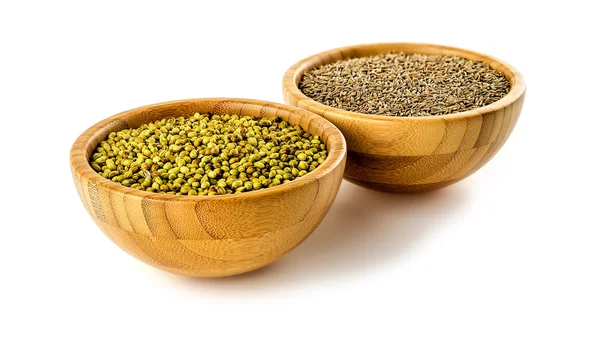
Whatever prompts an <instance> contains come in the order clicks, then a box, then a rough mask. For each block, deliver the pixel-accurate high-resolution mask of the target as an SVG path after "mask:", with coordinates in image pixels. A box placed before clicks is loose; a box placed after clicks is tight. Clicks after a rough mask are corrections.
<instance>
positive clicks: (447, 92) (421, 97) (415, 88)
mask: <svg viewBox="0 0 600 353" xmlns="http://www.w3.org/2000/svg"><path fill="white" fill-rule="evenodd" d="M299 88H300V90H301V91H302V92H303V93H304V94H305V95H306V96H308V97H310V98H312V99H314V100H316V101H317V102H320V103H322V104H325V105H328V106H330V107H334V108H339V109H343V110H348V111H352V112H356V113H363V114H378V115H389V116H426V115H442V114H451V113H458V112H464V111H467V110H471V109H475V108H478V107H483V106H485V105H488V104H491V103H493V102H496V101H497V100H499V99H500V98H502V97H503V96H505V95H506V94H507V93H508V91H509V90H510V82H508V80H507V79H506V77H504V75H503V74H502V73H500V72H498V71H496V70H494V69H492V68H491V67H490V66H489V65H488V64H486V63H484V62H481V61H473V60H468V59H465V58H462V57H458V56H442V55H421V54H404V53H389V54H384V55H374V56H368V57H359V58H351V59H345V60H341V61H337V62H334V63H331V64H327V65H323V66H320V67H317V68H315V69H312V70H310V71H308V72H306V73H305V74H304V76H303V77H302V79H301V80H300V84H299Z"/></svg>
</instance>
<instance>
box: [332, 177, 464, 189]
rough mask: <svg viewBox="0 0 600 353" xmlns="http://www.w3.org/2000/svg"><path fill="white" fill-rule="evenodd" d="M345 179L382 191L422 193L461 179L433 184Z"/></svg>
mask: <svg viewBox="0 0 600 353" xmlns="http://www.w3.org/2000/svg"><path fill="white" fill-rule="evenodd" d="M344 179H346V180H347V181H349V182H351V183H352V184H356V185H358V186H362V187H365V188H367V189H371V190H376V191H382V192H392V193H422V192H428V191H433V190H438V189H441V188H444V187H446V186H448V185H452V184H454V183H456V182H458V181H460V180H461V179H454V180H447V181H442V182H439V183H431V184H412V185H411V184H406V185H405V184H385V183H373V182H367V181H363V180H357V179H353V178H350V177H347V176H344Z"/></svg>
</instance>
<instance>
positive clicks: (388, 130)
mask: <svg viewBox="0 0 600 353" xmlns="http://www.w3.org/2000/svg"><path fill="white" fill-rule="evenodd" d="M391 51H395V52H405V53H421V54H437V55H458V56H462V57H465V58H468V59H472V60H481V61H485V62H487V63H488V64H489V65H490V66H491V67H492V68H494V69H496V70H498V71H500V72H502V73H503V74H504V75H505V76H506V77H507V78H508V80H509V81H510V84H511V89H510V91H509V93H508V94H507V95H506V96H505V97H503V98H502V99H500V100H499V101H497V102H495V103H493V104H490V105H488V106H485V107H482V108H477V109H474V110H470V111H466V112H461V113H455V114H448V115H439V116H426V117H390V116H383V115H368V114H358V113H353V112H349V111H346V110H340V109H335V108H331V107H328V106H326V105H323V104H321V103H318V102H316V101H314V100H312V99H310V98H308V97H307V96H305V95H304V94H303V93H302V92H301V91H300V90H299V89H298V84H299V82H300V79H301V78H302V76H303V75H304V73H305V72H307V71H309V70H310V69H312V68H315V67H318V66H321V65H323V64H328V63H331V62H334V61H338V60H341V59H345V58H354V57H362V56H370V55H377V54H385V53H388V52H391ZM283 95H284V99H285V102H286V103H288V104H291V105H295V106H298V107H300V108H303V109H306V110H309V111H311V112H313V113H317V114H319V115H320V116H322V117H324V118H325V119H327V120H329V121H331V122H332V123H334V124H335V125H336V126H337V127H338V128H339V129H340V130H342V133H343V134H344V137H345V138H346V141H347V143H348V164H347V166H346V172H345V175H344V177H345V178H346V179H347V180H348V181H351V182H353V183H356V184H358V185H362V186H365V187H368V188H372V189H376V190H381V191H392V192H416V191H428V190H434V189H438V188H441V187H444V186H447V185H450V184H453V183H456V182H457V181H459V180H461V179H463V178H466V177H467V176H469V175H471V174H472V173H474V172H475V171H477V170H478V169H479V168H481V167H482V166H483V165H484V164H485V163H486V162H488V161H489V160H490V159H491V158H492V157H493V156H494V155H495V154H496V153H497V152H498V150H499V149H500V148H501V147H502V145H504V142H506V139H507V138H508V136H509V135H510V134H511V132H512V131H513V128H514V127H515V124H516V123H517V119H518V118H519V114H520V113H521V107H522V106H523V100H524V98H525V83H524V81H523V78H522V77H521V75H520V74H519V72H518V71H517V70H515V69H514V68H513V67H511V66H510V65H508V64H506V63H504V62H502V61H500V60H498V59H495V58H492V57H490V56H487V55H483V54H478V53H475V52H472V51H468V50H464V49H458V48H452V47H446V46H440V45H431V44H415V43H382V44H366V45H357V46H351V47H345V48H339V49H333V50H329V51H326V52H323V53H320V54H316V55H313V56H310V57H308V58H306V59H304V60H301V61H300V62H298V63H297V64H295V65H294V66H292V67H291V68H290V69H289V70H288V71H287V72H286V73H285V76H284V77H283Z"/></svg>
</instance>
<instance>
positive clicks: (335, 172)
mask: <svg viewBox="0 0 600 353" xmlns="http://www.w3.org/2000/svg"><path fill="white" fill-rule="evenodd" d="M195 112H200V113H215V114H238V115H241V114H245V115H250V116H255V117H273V116H280V117H281V118H282V119H283V120H286V121H288V122H290V123H292V124H299V125H301V126H302V128H304V129H305V130H307V131H308V132H309V133H311V134H315V135H318V136H320V137H321V138H322V141H324V142H325V144H326V145H327V148H328V151H329V155H328V157H327V159H326V160H325V162H324V163H323V164H322V165H321V166H319V167H318V168H317V169H315V170H314V171H312V172H310V173H308V174H307V175H305V176H304V177H301V178H298V179H296V180H294V181H292V182H290V183H286V184H281V185H278V186H276V187H273V188H268V189H261V190H257V191H251V192H247V193H243V194H237V195H220V196H176V195H166V194H157V193H152V192H146V191H139V190H136V189H132V188H128V187H125V186H122V185H120V184H118V183H115V182H112V181H110V180H108V179H105V178H103V177H102V176H100V175H99V174H97V173H96V172H95V171H94V170H93V169H92V168H91V167H90V165H89V163H88V159H89V157H90V155H91V153H92V151H93V150H94V149H95V147H96V146H97V144H98V142H99V141H101V140H102V139H104V138H105V137H106V136H107V135H108V134H109V133H110V132H112V131H118V130H121V129H125V128H130V127H139V126H140V125H142V124H144V123H147V122H150V121H154V120H157V119H161V118H165V117H171V116H181V115H191V114H194V113H195ZM345 162H346V144H345V141H344V138H343V136H342V133H341V132H340V131H339V130H338V129H337V128H336V127H335V126H334V125H333V124H331V123H330V122H328V121H326V120H325V119H322V118H321V117H319V116H318V115H316V114H313V113H310V112H308V111H305V110H302V109H298V108H294V107H290V106H286V105H283V104H277V103H269V102H262V101H255V100H247V99H191V100H182V101H175V102H167V103H159V104H155V105H149V106H145V107H140V108H136V109H133V110H129V111H126V112H123V113H120V114H117V115H114V116H112V117H110V118H108V119H106V120H103V121H101V122H99V123H97V124H96V125H94V126H92V127H90V128H89V129H87V130H86V131H85V132H84V133H83V134H81V136H79V137H78V138H77V140H76V141H75V143H74V144H73V147H72V148H71V171H72V174H73V179H74V182H75V187H76V188H77V192H78V193H79V197H80V198H81V200H82V201H83V204H84V206H85V208H86V209H87V211H88V213H89V214H90V216H91V217H92V219H93V220H94V221H95V222H96V224H97V225H98V227H100V229H101V230H102V231H103V232H104V233H105V234H106V235H107V236H108V237H109V238H110V239H111V240H112V241H113V242H115V243H116V244H117V245H118V246H119V247H121V248H122V249H123V250H125V251H126V252H128V253H129V254H131V255H132V256H134V257H136V258H137V259H139V260H141V261H143V262H145V263H147V264H150V265H153V266H155V267H158V268H160V269H163V270H167V271H170V272H175V273H178V274H183V275H189V276H200V277H216V276H227V275H234V274H239V273H243V272H248V271H251V270H254V269H257V268H260V267H263V266H265V265H267V264H269V263H271V262H273V261H275V260H276V259H277V258H279V257H280V256H282V255H284V254H285V253H287V252H288V251H290V250H292V249H293V248H294V247H296V246H297V245H299V244H300V243H301V242H302V241H303V240H304V239H306V237H308V236H309V235H310V234H311V233H312V231H313V230H314V229H315V228H316V227H317V225H319V223H320V222H321V220H322V219H323V217H324V216H325V214H326V213H327V211H328V210H329V207H330V206H331V204H332V202H333V200H334V198H335V196H336V194H337V192H338V189H339V187H340V184H341V182H342V176H343V173H344V165H345Z"/></svg>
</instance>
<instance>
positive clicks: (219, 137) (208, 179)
mask: <svg viewBox="0 0 600 353" xmlns="http://www.w3.org/2000/svg"><path fill="white" fill-rule="evenodd" d="M325 158H327V149H326V146H325V144H324V143H323V142H322V141H321V140H320V138H319V136H314V135H311V134H309V133H307V132H305V131H304V130H303V129H302V128H301V127H300V126H298V125H290V124H288V123H287V122H286V121H283V120H282V119H281V118H279V117H276V118H271V119H266V118H255V117H250V116H237V115H212V116H210V115H208V114H199V113H196V114H194V115H193V116H191V117H188V118H186V117H179V118H169V119H163V120H158V121H155V122H152V123H149V124H144V125H142V126H140V127H139V128H137V129H126V130H122V131H119V132H111V133H110V134H109V135H108V136H107V138H106V140H104V141H102V142H101V143H100V144H99V145H98V147H97V148H96V150H95V151H94V153H93V154H92V156H91V158H90V165H91V166H92V168H93V169H94V170H96V171H97V172H98V173H99V174H100V175H102V176H103V177H105V178H108V179H110V180H112V181H114V182H117V183H120V184H122V185H125V186H128V187H131V188H134V189H138V190H145V191H151V192H158V193H167V194H172V195H190V196H196V195H225V194H232V193H241V192H245V191H252V190H258V189H262V188H267V187H273V186H276V185H279V184H284V183H288V182H290V181H292V180H294V179H296V178H299V177H301V176H303V175H305V174H307V173H309V172H311V171H313V170H315V168H317V167H318V166H319V165H320V164H322V163H323V162H324V161H325Z"/></svg>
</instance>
